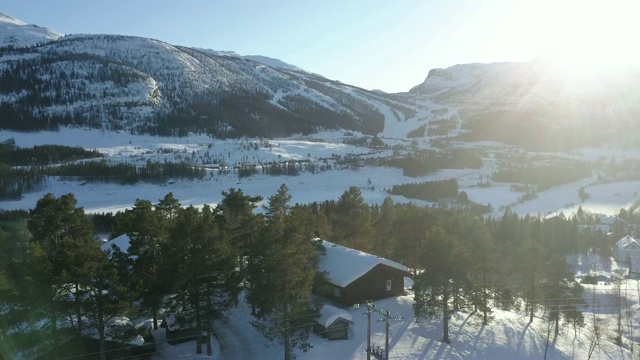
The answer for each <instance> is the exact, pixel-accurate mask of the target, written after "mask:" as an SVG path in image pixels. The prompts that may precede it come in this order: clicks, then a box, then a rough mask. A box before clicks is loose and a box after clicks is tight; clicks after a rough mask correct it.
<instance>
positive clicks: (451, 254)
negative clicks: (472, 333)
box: [413, 226, 467, 343]
mask: <svg viewBox="0 0 640 360" xmlns="http://www.w3.org/2000/svg"><path fill="white" fill-rule="evenodd" d="M424 249H425V250H424V251H423V252H422V253H421V255H420V265H421V268H422V269H423V270H422V271H421V272H420V273H419V274H418V275H417V276H416V277H415V279H414V284H413V291H414V299H415V303H414V305H413V309H414V313H415V317H416V319H418V320H420V319H432V318H435V317H437V316H438V315H441V317H442V323H443V335H442V341H443V342H445V343H450V342H451V340H450V339H449V315H450V313H451V308H450V302H451V301H452V300H453V299H452V297H453V295H454V293H455V288H456V286H459V283H460V282H461V281H464V278H465V276H466V269H465V264H466V261H467V254H466V252H465V250H464V248H463V247H462V246H461V244H460V242H459V240H458V239H457V237H456V236H454V235H452V234H449V233H447V232H445V230H444V228H443V227H440V226H435V227H433V228H431V229H430V230H429V232H428V233H427V236H426V240H425V246H424Z"/></svg>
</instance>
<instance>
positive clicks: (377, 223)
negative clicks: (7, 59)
mask: <svg viewBox="0 0 640 360" xmlns="http://www.w3.org/2000/svg"><path fill="white" fill-rule="evenodd" d="M395 219H396V211H395V208H394V205H393V199H392V198H391V197H389V196H387V197H386V198H385V199H384V201H383V202H382V205H381V206H380V208H379V211H378V213H377V214H376V216H375V218H373V219H372V223H373V228H374V230H375V231H374V233H375V235H374V237H373V244H372V248H373V249H375V250H373V252H375V254H376V255H379V256H382V257H385V258H391V257H392V256H391V254H392V250H393V242H392V241H391V237H392V236H393V222H394V221H395Z"/></svg>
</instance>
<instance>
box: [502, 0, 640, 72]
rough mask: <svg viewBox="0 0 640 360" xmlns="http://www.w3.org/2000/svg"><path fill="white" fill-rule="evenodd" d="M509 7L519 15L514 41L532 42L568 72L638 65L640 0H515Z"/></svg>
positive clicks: (517, 16)
mask: <svg viewBox="0 0 640 360" xmlns="http://www.w3.org/2000/svg"><path fill="white" fill-rule="evenodd" d="M510 13H511V14H512V15H514V17H516V18H518V19H520V20H519V22H518V23H516V21H518V20H515V19H514V20H512V21H513V22H512V23H511V26H512V27H518V28H517V31H514V36H519V37H520V38H521V39H523V41H521V42H519V43H517V44H520V45H521V46H523V47H524V46H527V45H529V44H535V46H536V47H539V48H541V49H544V50H543V52H544V53H543V54H541V56H543V57H545V58H548V59H549V60H552V61H554V62H556V63H557V64H558V65H560V66H561V67H562V68H564V69H566V70H567V71H568V72H571V73H577V74H585V73H594V72H599V71H602V70H607V69H609V68H611V67H615V66H617V65H620V64H634V65H640V47H639V46H638V37H639V36H640V21H639V20H638V15H639V14H640V1H616V0H611V1H597V2H596V1H590V0H581V1H571V0H561V1H547V0H539V1H536V2H526V1H523V2H520V1H513V2H511V11H510ZM514 30H515V29H514ZM515 34H517V35H515ZM514 43H516V42H515V41H514Z"/></svg>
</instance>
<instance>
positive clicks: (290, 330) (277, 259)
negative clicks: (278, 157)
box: [247, 185, 319, 360]
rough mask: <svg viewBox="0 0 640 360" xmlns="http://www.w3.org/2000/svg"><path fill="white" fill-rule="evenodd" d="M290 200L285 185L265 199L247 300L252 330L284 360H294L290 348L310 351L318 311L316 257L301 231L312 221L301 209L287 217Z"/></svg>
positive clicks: (297, 208)
mask: <svg viewBox="0 0 640 360" xmlns="http://www.w3.org/2000/svg"><path fill="white" fill-rule="evenodd" d="M290 198H291V197H290V195H289V194H288V192H287V189H286V186H284V185H283V186H281V187H280V189H279V190H278V192H277V193H276V194H275V195H273V196H272V197H270V198H269V203H268V205H267V207H266V209H267V219H268V220H267V224H266V227H265V231H264V232H263V235H262V236H261V238H260V240H259V242H258V243H257V244H256V245H257V246H256V247H257V249H256V253H255V269H254V271H255V273H254V274H253V276H252V277H251V281H252V284H251V292H250V293H249V295H248V297H247V299H248V300H249V302H250V303H252V304H255V305H256V308H257V312H256V320H255V321H254V322H253V325H254V326H255V328H256V329H257V330H258V331H260V332H261V333H262V334H263V335H264V336H265V337H267V339H269V340H270V341H274V340H276V339H279V340H280V341H281V342H282V343H283V345H284V358H285V360H289V359H293V358H295V353H294V349H295V348H298V349H301V350H302V351H305V352H306V351H308V350H309V349H310V348H311V344H309V341H308V337H309V329H310V327H311V325H312V324H313V319H314V318H315V317H317V316H318V310H319V304H317V303H315V302H314V301H312V298H311V291H312V287H313V284H314V280H315V278H316V273H317V268H318V261H319V256H318V254H317V252H316V245H315V244H314V243H313V242H312V241H311V240H310V238H309V235H310V231H309V227H307V226H301V224H309V223H312V219H309V214H310V213H309V212H308V211H305V210H303V208H302V207H294V208H293V210H291V213H289V210H288V209H289V205H288V202H289V200H290Z"/></svg>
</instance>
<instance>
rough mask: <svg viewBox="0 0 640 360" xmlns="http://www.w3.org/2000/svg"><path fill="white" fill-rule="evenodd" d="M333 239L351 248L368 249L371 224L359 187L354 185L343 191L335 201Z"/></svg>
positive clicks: (370, 237)
mask: <svg viewBox="0 0 640 360" xmlns="http://www.w3.org/2000/svg"><path fill="white" fill-rule="evenodd" d="M331 223H332V225H333V239H332V240H333V241H334V242H335V243H338V244H341V245H345V246H347V247H350V248H352V249H357V250H361V251H370V249H371V245H372V244H371V239H372V238H373V233H374V230H373V226H372V224H371V218H370V216H369V206H368V205H367V204H366V203H365V202H364V198H363V197H362V193H361V192H360V189H358V188H357V187H355V186H352V187H350V188H349V190H347V191H345V192H344V193H343V194H342V195H341V196H340V198H339V199H338V202H337V203H336V208H335V212H334V213H333V214H332V217H331Z"/></svg>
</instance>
